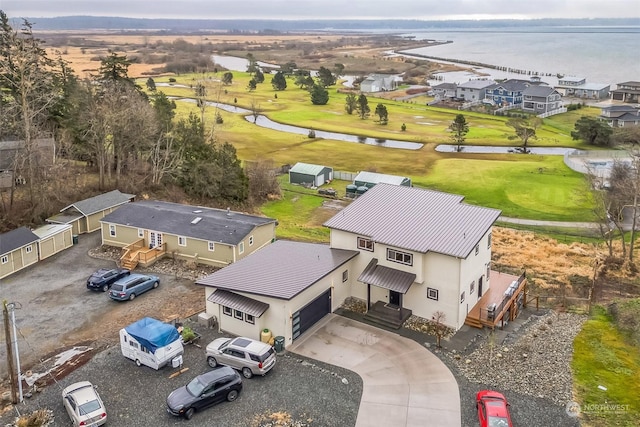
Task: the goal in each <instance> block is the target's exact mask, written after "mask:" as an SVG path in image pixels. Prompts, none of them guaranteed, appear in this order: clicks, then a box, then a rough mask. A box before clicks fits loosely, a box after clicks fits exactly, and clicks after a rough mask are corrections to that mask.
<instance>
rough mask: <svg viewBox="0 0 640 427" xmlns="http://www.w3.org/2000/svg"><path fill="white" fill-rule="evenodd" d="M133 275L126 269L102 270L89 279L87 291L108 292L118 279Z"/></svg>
mask: <svg viewBox="0 0 640 427" xmlns="http://www.w3.org/2000/svg"><path fill="white" fill-rule="evenodd" d="M129 274H131V272H130V271H129V270H127V269H126V268H101V269H100V270H98V271H96V272H95V273H93V274H92V275H91V276H89V278H88V279H87V289H91V290H92V291H102V292H107V291H108V290H109V287H110V286H111V285H112V284H113V283H114V282H115V281H116V280H118V279H120V278H122V277H125V276H128V275H129Z"/></svg>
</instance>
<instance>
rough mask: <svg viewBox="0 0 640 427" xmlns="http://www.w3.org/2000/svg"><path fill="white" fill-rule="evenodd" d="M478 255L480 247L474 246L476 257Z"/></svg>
mask: <svg viewBox="0 0 640 427" xmlns="http://www.w3.org/2000/svg"><path fill="white" fill-rule="evenodd" d="M479 253H480V245H476V255H478V254H479Z"/></svg>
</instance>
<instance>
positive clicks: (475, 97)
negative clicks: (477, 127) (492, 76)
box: [455, 79, 496, 102]
mask: <svg viewBox="0 0 640 427" xmlns="http://www.w3.org/2000/svg"><path fill="white" fill-rule="evenodd" d="M495 83H496V82H494V81H493V80H483V79H476V80H469V81H468V82H465V83H462V84H459V85H458V86H457V88H456V95H455V97H456V98H458V99H464V100H465V101H467V102H477V101H482V100H483V99H485V97H486V93H487V92H486V90H487V88H488V87H490V86H492V85H494V84H495Z"/></svg>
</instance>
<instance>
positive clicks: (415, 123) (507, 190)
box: [156, 72, 597, 221]
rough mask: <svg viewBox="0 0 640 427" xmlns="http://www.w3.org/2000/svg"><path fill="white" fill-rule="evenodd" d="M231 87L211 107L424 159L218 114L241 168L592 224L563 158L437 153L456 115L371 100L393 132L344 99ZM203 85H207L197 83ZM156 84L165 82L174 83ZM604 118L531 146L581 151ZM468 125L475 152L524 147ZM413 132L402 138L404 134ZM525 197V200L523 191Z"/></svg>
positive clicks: (478, 117) (477, 124)
mask: <svg viewBox="0 0 640 427" xmlns="http://www.w3.org/2000/svg"><path fill="white" fill-rule="evenodd" d="M233 75H234V79H233V84H231V85H228V86H222V85H221V84H220V83H219V82H217V81H216V80H215V79H219V78H220V77H221V73H218V75H217V76H213V78H211V79H208V78H207V79H205V80H204V81H205V84H206V85H207V98H208V99H210V100H212V101H217V102H222V103H227V104H232V105H233V104H234V103H235V104H236V105H238V106H239V107H242V108H247V109H251V105H252V104H253V105H257V106H259V108H260V110H261V111H262V112H263V113H264V114H265V115H267V116H268V117H269V118H270V119H272V120H275V121H279V122H282V123H288V124H292V125H295V126H299V127H303V128H308V129H316V130H328V131H334V132H340V133H349V134H355V135H366V136H369V137H374V138H386V139H401V140H407V141H414V142H421V143H424V144H425V145H424V147H423V148H422V149H420V150H415V151H413V150H399V149H390V148H384V147H376V146H371V145H364V144H357V143H349V142H342V141H334V140H323V139H309V138H308V137H307V135H306V134H305V135H295V134H289V133H286V132H279V131H274V130H270V129H266V128H260V127H257V126H256V125H254V124H253V123H251V122H249V121H247V120H245V119H244V118H243V117H242V116H241V115H239V114H234V113H227V112H225V111H220V110H217V111H218V112H219V113H220V115H221V116H222V117H223V120H224V123H223V124H218V125H215V136H216V140H217V141H220V142H224V141H226V142H230V143H232V144H233V145H234V146H235V148H236V150H237V153H238V157H239V158H240V159H243V160H256V159H271V160H273V161H274V163H275V164H276V165H277V166H279V165H283V164H295V163H296V162H299V161H301V162H307V163H315V164H326V165H329V166H331V167H333V168H334V169H335V170H338V171H348V172H358V171H361V170H369V171H375V172H381V173H388V174H393V175H403V176H408V177H410V178H412V180H413V182H414V183H415V185H418V186H424V187H428V188H433V189H438V190H441V191H447V192H452V193H456V194H461V195H464V196H465V197H466V201H467V202H468V203H472V204H478V205H481V206H488V207H494V208H497V209H501V210H502V211H503V214H504V215H506V216H512V217H518V218H528V219H544V220H556V221H591V220H592V215H591V209H590V206H591V205H590V204H591V202H590V200H589V199H588V197H585V195H584V193H585V191H584V181H583V177H582V175H580V174H578V173H575V172H573V171H571V170H570V169H569V168H568V167H566V166H565V165H564V163H563V161H562V158H561V157H560V156H525V155H514V154H511V155H486V154H475V155H474V154H468V153H447V154H445V153H438V152H435V150H434V148H435V146H436V145H437V144H439V143H450V139H449V133H448V131H447V127H448V125H449V124H450V123H451V121H452V120H453V119H454V118H455V115H456V114H458V111H455V110H449V109H443V108H437V107H428V106H426V105H421V104H417V103H408V102H396V101H389V100H384V99H379V98H374V97H369V105H370V107H371V109H372V110H375V106H376V105H377V103H378V102H380V103H383V104H384V105H385V106H386V107H387V110H388V112H389V117H390V122H389V124H388V125H386V126H385V125H380V124H379V123H377V122H376V121H375V116H371V117H369V118H368V119H366V120H361V119H360V118H358V117H357V116H355V115H348V114H346V112H345V111H344V98H345V96H346V95H344V94H341V93H338V92H337V90H335V88H330V90H329V93H330V101H329V104H327V105H322V106H314V105H312V104H311V102H310V101H309V95H308V93H307V92H306V91H303V90H301V89H299V88H297V87H296V86H295V85H294V84H293V80H292V79H289V80H288V88H287V89H286V90H284V91H278V92H276V91H274V90H273V88H272V87H271V84H270V79H271V76H270V75H265V78H266V80H265V82H264V83H262V84H259V85H258V89H257V90H255V91H251V92H250V91H248V90H247V83H248V81H249V76H248V74H247V73H238V72H234V73H233ZM175 78H176V80H177V81H176V84H184V85H191V86H195V84H197V82H198V81H200V80H201V76H194V75H183V76H177V77H175ZM197 79H200V80H197ZM156 81H157V82H161V81H168V77H164V78H158V79H156ZM160 89H161V90H162V91H164V92H165V93H166V94H167V95H170V96H182V97H191V96H193V89H191V88H179V87H175V86H174V87H161V88H160ZM189 111H194V112H196V113H197V114H200V112H199V111H198V109H197V108H196V106H195V105H194V104H187V103H183V102H182V103H181V102H178V117H185V116H186V115H187V114H188V112H189ZM215 112H216V109H215V108H213V107H209V108H208V109H207V112H206V120H207V122H208V123H209V124H211V123H213V121H214V120H213V118H214V115H215ZM596 112H597V109H594V108H583V109H580V110H576V111H572V112H568V113H565V114H561V115H557V116H553V117H552V118H549V119H545V121H544V122H545V124H544V126H543V127H542V128H540V129H539V130H538V136H539V138H538V139H537V140H535V141H533V142H532V143H531V145H532V146H541V145H547V146H569V147H576V148H584V147H582V146H581V144H580V143H579V142H578V141H574V140H572V139H571V137H570V132H571V129H572V126H573V123H574V122H575V120H577V119H578V118H579V117H581V116H582V115H594V114H596ZM464 115H465V118H466V119H467V121H468V122H469V124H470V132H469V134H468V135H467V143H469V144H478V145H517V141H513V140H511V139H509V137H510V136H511V135H512V134H513V130H512V129H510V128H509V127H507V126H506V125H505V122H506V120H507V118H505V117H496V116H491V115H486V114H481V113H473V112H464ZM403 123H404V124H405V125H406V126H407V129H406V131H404V132H403V131H402V130H401V126H402V124H403ZM525 188H526V191H523V189H525Z"/></svg>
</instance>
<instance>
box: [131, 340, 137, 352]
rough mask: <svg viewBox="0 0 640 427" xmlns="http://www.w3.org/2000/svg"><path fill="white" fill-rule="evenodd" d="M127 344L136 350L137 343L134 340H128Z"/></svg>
mask: <svg viewBox="0 0 640 427" xmlns="http://www.w3.org/2000/svg"><path fill="white" fill-rule="evenodd" d="M129 345H130V346H131V347H133V348H135V349H136V350H137V349H138V343H137V342H134V341H129Z"/></svg>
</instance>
